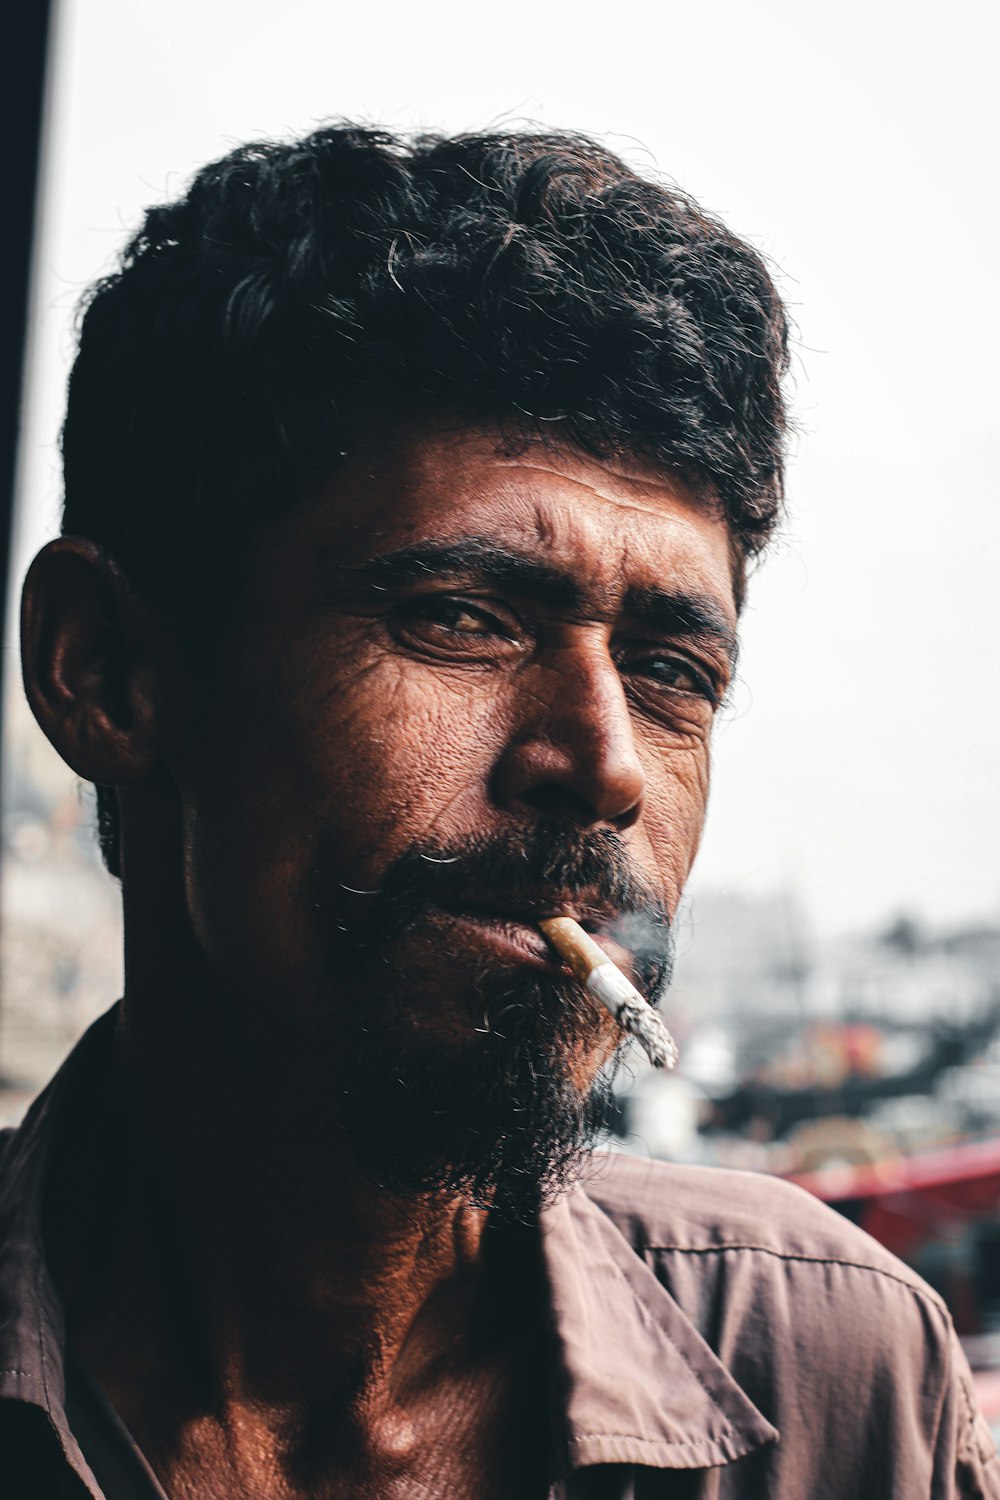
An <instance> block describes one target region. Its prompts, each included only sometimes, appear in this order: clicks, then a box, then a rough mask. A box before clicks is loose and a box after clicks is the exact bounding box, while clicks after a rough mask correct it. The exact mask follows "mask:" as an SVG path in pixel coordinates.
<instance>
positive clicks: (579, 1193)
mask: <svg viewBox="0 0 1000 1500" xmlns="http://www.w3.org/2000/svg"><path fill="white" fill-rule="evenodd" d="M542 1253H543V1264H544V1267H545V1273H546V1276H547V1280H548V1292H549V1303H550V1307H551V1312H552V1319H553V1331H554V1334H555V1338H556V1343H557V1350H558V1354H559V1360H558V1364H559V1366H560V1367H561V1376H562V1381H563V1387H564V1388H563V1391H562V1402H561V1404H562V1406H563V1409H564V1411H565V1415H566V1425H567V1441H568V1454H567V1456H568V1459H569V1466H570V1468H578V1467H582V1466H584V1465H587V1464H613V1463H630V1464H644V1465H648V1466H650V1467H660V1468H667V1469H699V1468H712V1467H715V1466H717V1465H720V1464H726V1463H731V1462H732V1461H733V1460H735V1459H738V1458H742V1457H743V1456H744V1455H745V1454H747V1453H751V1452H753V1450H754V1449H756V1448H760V1447H762V1446H763V1445H764V1444H765V1443H769V1442H773V1441H774V1440H775V1439H776V1438H777V1437H778V1433H777V1430H776V1429H775V1428H774V1427H772V1425H771V1424H770V1422H768V1421H767V1420H766V1419H765V1418H764V1417H763V1416H762V1415H761V1413H760V1412H759V1411H758V1410H757V1408H756V1407H755V1406H754V1405H753V1403H752V1402H751V1401H750V1399H749V1397H748V1396H747V1395H746V1394H745V1393H744V1391H743V1390H742V1388H741V1387H740V1386H739V1385H738V1384H737V1382H736V1380H735V1379H734V1378H733V1376H732V1375H731V1374H730V1372H729V1371H728V1370H727V1369H726V1367H725V1365H724V1364H722V1362H721V1361H720V1360H719V1359H718V1358H717V1357H716V1355H715V1354H714V1353H713V1352H712V1350H711V1349H710V1348H709V1346H708V1344H707V1343H706V1342H705V1340H704V1339H703V1338H702V1336H701V1334H700V1333H699V1332H698V1330H697V1329H696V1328H695V1327H694V1325H693V1324H692V1323H691V1322H690V1320H689V1319H688V1318H687V1316H686V1315H685V1313H684V1312H683V1311H682V1309H681V1308H680V1307H679V1305H678V1304H677V1303H676V1302H675V1301H674V1299H673V1297H672V1296H671V1295H670V1293H669V1292H668V1291H667V1290H666V1288H665V1287H664V1286H662V1285H661V1283H660V1282H659V1281H658V1280H657V1279H656V1277H655V1276H654V1274H653V1272H652V1271H651V1270H650V1268H649V1266H648V1265H647V1263H646V1261H645V1260H644V1259H643V1257H642V1251H641V1248H640V1249H638V1250H637V1249H635V1248H633V1246H632V1245H631V1244H630V1243H629V1241H628V1240H627V1239H626V1238H625V1236H624V1235H623V1234H622V1233H621V1231H620V1230H619V1229H618V1228H617V1226H616V1225H615V1224H614V1223H613V1222H612V1220H611V1219H610V1218H609V1217H608V1216H607V1214H606V1213H605V1212H604V1211H603V1209H601V1208H600V1207H599V1206H598V1204H596V1203H595V1202H594V1201H593V1200H592V1199H591V1198H589V1197H588V1196H587V1193H586V1191H585V1190H584V1189H583V1188H577V1189H576V1190H575V1191H574V1192H572V1193H570V1194H569V1195H568V1196H567V1197H565V1198H563V1199H561V1200H560V1201H559V1202H558V1203H556V1204H555V1206H554V1207H552V1208H551V1209H549V1210H547V1211H546V1212H545V1213H544V1214H543V1215H542Z"/></svg>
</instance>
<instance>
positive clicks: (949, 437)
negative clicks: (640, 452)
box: [19, 0, 1000, 933]
mask: <svg viewBox="0 0 1000 1500" xmlns="http://www.w3.org/2000/svg"><path fill="white" fill-rule="evenodd" d="M995 16H996V9H995V7H993V6H987V5H986V4H985V3H983V4H977V3H971V0H958V3H952V4H949V5H948V6H943V5H937V6H929V5H926V4H921V3H919V0H910V3H907V4H899V3H892V4H885V3H883V4H879V3H877V0H876V3H874V4H873V3H871V0H869V3H865V4H859V3H847V4H840V5H838V6H833V5H827V6H822V7H821V6H806V5H803V4H802V3H801V0H799V3H787V4H785V3H776V0H757V3H754V4H747V3H746V0H726V3H723V4H715V5H713V4H706V3H701V4H698V5H695V4H693V3H691V0H687V3H685V4H683V5H680V4H676V3H671V0H667V3H663V0H660V3H658V4H656V5H655V6H654V5H649V4H643V5H637V4H633V3H630V0H624V3H620V4H617V5H614V6H601V7H597V6H588V5H587V4H583V5H580V4H577V5H573V6H570V5H561V4H553V3H549V4H540V3H538V0H531V3H528V0H505V3H504V4H502V5H500V6H495V7H490V6H483V5H480V6H476V7H473V6H471V5H469V4H468V3H467V0H466V3H463V4H458V3H452V0H449V3H442V0H425V3H424V4H422V5H419V6H416V5H412V4H407V5H403V4H400V3H398V0H389V3H382V4H379V5H367V6H361V5H351V6H346V5H333V4H330V3H318V0H281V3H278V4H275V3H274V0H269V3H267V4H262V3H258V0H241V3H240V4H238V5H237V4H235V3H221V0H215V3H213V0H197V3H194V0H170V3H169V4H167V3H166V0H157V3H149V0H64V3H63V4H62V7H61V12H60V13H59V14H58V28H57V47H56V56H55V66H54V75H53V83H52V90H51V94H52V100H51V106H52V113H51V136H50V151H49V164H48V174H47V179H46V183H45V190H44V203H43V210H42V240H41V249H40V256H39V265H38V272H37V276H36V295H35V313H34V329H35V344H34V349H33V354H32V361H31V366H30V384H29V407H28V412H27V418H26V426H25V445H24V459H23V468H22V485H21V492H22V506H23V514H22V524H21V537H20V542H19V555H20V557H21V559H22V567H23V563H24V562H25V561H26V559H27V556H28V555H29V553H30V551H31V550H33V548H34V547H35V546H37V545H38V543H39V542H40V541H42V540H44V539H45V537H46V536H47V535H49V534H51V533H52V532H53V531H54V530H55V528H56V524H57V516H58V508H59V473H58V462H57V452H56V447H55V444H56V435H57V432H58V427H59V423H60V421H61V412H62V402H63V395H64V388H65V379H66V372H67V368H68V361H69V359H70V357H71V353H72V334H71V320H72V310H73V306H74V303H75V302H76V299H77V297H78V295H79V293H80V291H81V290H82V288H83V286H84V285H85V284H86V283H87V282H88V281H89V280H91V279H92V278H93V277H94V276H95V275H97V274H98V273H100V272H101V271H102V270H103V269H106V268H107V267H108V266H109V264H110V261H111V258H112V257H113V255H114V252H115V250H116V247H117V246H118V245H119V244H120V243H121V242H122V240H123V239H124V237H125V235H126V233H127V232H128V231H129V230H131V229H132V228H133V227H134V225H135V224H136V221H137V218H138V215H139V213H140V211H141V209H142V208H143V207H144V206H146V205H148V204H150V203H152V202H155V201H157V200H159V199H161V198H163V197H164V196H166V195H168V194H172V193H175V192H176V191H178V190H179V189H180V188H181V187H182V185H183V184H184V182H185V180H186V179H187V177H188V176H189V175H190V173H191V172H192V171H193V170H194V169H195V168H196V167H197V166H198V165H200V164H201V163H202V162H204V161H207V160H210V159H211V158H213V157H215V156H218V155H220V154H221V153H222V152H223V151H225V150H226V149H227V148H228V147H230V146H231V145H233V144H235V143H237V142H240V141H243V140H245V139H249V138H251V137H256V136H263V135H273V134H277V135H284V134H287V133H290V132H297V131H301V130H304V129H306V128H308V127H309V126H311V125H312V124H314V123H315V122H317V121H319V120H321V119H324V118H330V117H333V116H341V115H342V116H350V117H354V118H360V119H364V120H369V121H375V122H381V123H388V124H390V125H392V126H395V127H399V128H409V127H411V126H422V127H434V128H442V129H445V130H457V129H464V128H474V127H480V126H483V125H488V124H496V123H498V122H520V121H526V120H530V121H535V122H541V123H544V124H547V125H568V126H573V127H576V128H580V129H584V130H587V131H589V132H591V133H592V134H594V135H597V136H599V137H600V138H601V139H603V140H605V141H606V142H608V143H609V144H610V145H611V146H612V147H614V148H615V149H617V150H618V151H620V152H621V153H623V154H625V155H626V156H627V157H628V158H629V159H630V160H632V161H633V162H634V163H635V164H636V165H638V166H639V167H640V168H642V167H643V166H646V167H649V166H651V165H652V164H654V163H655V165H656V167H657V168H658V169H659V170H660V171H661V172H663V173H665V174H667V175H668V176H670V177H672V178H673V179H675V180H676V181H677V182H678V183H679V184H680V185H681V186H682V187H684V188H685V189H687V190H688V191H690V192H692V193H693V194H694V195H695V196H696V197H697V198H698V199H699V200H700V201H701V202H702V203H703V204H704V205H705V206H706V207H707V208H708V209H710V210H712V211H713V212H715V213H718V214H720V215H721V216H722V217H723V218H725V219H726V220H727V222H728V223H729V224H730V226H731V227H732V228H733V229H735V230H736V231H737V232H738V233H740V234H742V235H744V236H745V237H746V238H748V239H750V240H751V241H752V242H753V243H754V244H755V245H757V246H758V247H759V248H761V249H763V250H764V251H765V252H766V253H767V254H768V255H769V256H771V257H772V258H773V260H774V261H776V263H777V265H778V267H779V268H780V272H781V277H782V284H783V286H784V289H785V292H786V294H787V297H788V299H789V301H790V303H791V307H792V311H793V315H794V317H795V319H796V321H797V324H798V329H799V342H798V348H797V352H796V357H795V367H794V373H795V393H794V401H795V406H796V411H797V418H798V424H799V429H800V433H799V437H798V439H797V441H796V443H795V448H794V452H793V455H792V463H791V469H790V482H789V492H790V495H789V498H790V512H791V513H790V519H789V523H788V525H787V528H786V532H785V536H784V538H783V540H782V541H781V542H780V544H779V545H778V547H777V548H776V550H775V552H774V554H773V555H772V556H771V558H770V559H769V560H768V561H767V562H766V564H765V565H764V567H763V568H762V570H761V571H760V573H759V575H758V577H757V579H756V580H755V582H754V584H753V586H752V589H751V594H750V604H749V608H748V611H747V617H746V622H745V646H744V655H743V659H742V672H741V675H742V681H741V683H740V685H739V687H738V689H737V692H736V695H735V699H734V704H733V707H732V710H731V711H730V712H729V713H728V715H727V717H726V719H725V721H724V723H723V724H722V726H721V728H720V732H719V735H718V740H717V763H716V764H717V769H716V779H715V788H714V793H713V802H712V808H711V812H710V816H709V827H708V833H707V836H706V841H705V845H704V847H703V851H702V855H701V858H700V861H699V866H698V870H697V873H696V885H697V884H701V885H704V886H720V885H725V886H737V887H739V888H742V889H745V890H747V891H758V890H760V891H765V890H768V889H771V888H775V887H777V886H780V885H794V886H795V887H796V888H797V889H798V890H799V891H800V892H801V896H802V900H803V903H804V905H805V906H806V908H807V911H808V913H809V915H810V918H811V921H812V923H813V925H814V926H815V928H816V929H817V930H818V931H820V932H825V933H832V932H836V931H838V930H840V929H842V928H844V927H848V926H857V925H864V924H868V923H870V922H873V921H880V920H883V919H884V918H887V917H889V916H890V915H891V914H893V913H894V912H896V911H898V910H900V909H908V910H913V911H915V912H916V913H918V914H922V915H924V916H925V917H927V918H928V919H929V920H931V921H932V922H935V923H945V922H949V921H954V920H960V919H963V918H965V917H982V916H990V915H993V916H996V915H997V914H998V913H1000V790H998V773H1000V709H998V688H1000V661H998V656H1000V653H998V636H1000V624H998V618H997V616H998V596H1000V589H998V585H997V579H998V576H1000V521H998V517H997V495H996V481H995V468H996V465H995V461H994V454H995V453H996V451H997V447H998V442H997V439H998V436H1000V432H998V429H1000V417H998V388H997V387H998V382H997V373H996V372H997V360H998V349H1000V327H998V311H997V308H998V298H997V296H996V291H995V278H996V274H997V268H996V264H995V252H996V245H997V242H998V238H1000V236H998V229H1000V224H998V214H997V207H996V203H997V190H996V177H995V162H996V148H997V116H996V110H995V105H994V104H993V103H992V102H991V96H995V94H996V89H995V61H996V56H997V47H996V44H997V35H996V21H995V19H994V18H995ZM989 28H991V29H989Z"/></svg>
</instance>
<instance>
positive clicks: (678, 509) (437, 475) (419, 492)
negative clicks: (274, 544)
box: [289, 428, 736, 619]
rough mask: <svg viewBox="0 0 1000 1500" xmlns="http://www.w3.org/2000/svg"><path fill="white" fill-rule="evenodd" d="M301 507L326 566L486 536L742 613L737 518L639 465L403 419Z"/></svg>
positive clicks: (609, 590) (624, 583)
mask: <svg viewBox="0 0 1000 1500" xmlns="http://www.w3.org/2000/svg"><path fill="white" fill-rule="evenodd" d="M295 514H296V515H297V517H298V520H297V522H296V521H294V520H293V522H292V525H293V529H294V530H295V531H296V532H299V534H300V539H301V540H303V541H306V540H308V543H309V546H310V551H311V553H312V560H313V567H314V568H315V570H316V571H317V572H318V573H319V574H320V575H322V574H323V573H324V572H325V571H326V570H328V569H329V568H330V567H334V568H339V567H345V566H346V567H351V566H361V565H363V564H365V563H367V562H369V561H370V560H371V559H372V558H376V557H379V556H383V555H386V554H389V553H393V552H396V551H398V550H399V549H401V548H407V547H415V546H419V545H420V544H424V543H435V544H438V545H440V544H448V543H452V542H455V543H457V542H461V541H462V539H463V538H466V537H469V536H474V537H476V538H492V539H494V540H495V541H496V542H497V544H499V545H501V546H507V547H510V548H513V549H514V550H516V551H518V552H521V553H524V552H528V553H532V554H535V555H538V556H539V557H541V558H544V560H545V561H547V562H549V563H551V564H553V565H554V566H557V567H560V568H562V569H563V570H564V571H566V572H567V573H568V574H570V575H571V576H573V577H574V579H575V580H576V581H577V583H578V584H579V585H580V587H581V588H582V589H585V590H588V589H590V590H593V591H594V592H595V594H610V595H614V594H616V593H618V592H620V591H621V592H623V591H625V590H626V589H627V588H629V587H632V586H635V585H636V584H639V585H643V584H664V583H671V584H676V585H678V586H683V587H691V588H697V589H699V590H701V591H708V592H711V593H713V594H714V595H715V596H716V597H717V598H718V600H719V602H720V604H721V605H722V606H723V608H724V609H725V610H726V612H727V613H728V614H730V615H731V616H732V618H733V619H735V614H736V607H735V602H734V591H733V576H732V547H731V539H730V535H729V531H728V528H727V527H726V525H725V522H724V521H723V520H722V519H720V518H719V517H718V516H716V515H714V514H712V513H711V511H710V510H709V509H708V507H707V506H706V505H705V503H704V502H703V501H700V500H699V499H698V497H697V496H696V495H695V494H694V493H693V491H692V490H690V489H689V488H688V487H687V486H685V485H684V484H683V482H682V481H680V480H678V479H674V478H671V477H669V476H665V475H664V474H662V473H659V472H654V471H653V470H651V469H646V468H643V467H642V466H641V465H639V464H634V465H632V464H626V463H618V462H601V461H598V460H597V459H594V458H591V457H589V456H587V455H585V454H581V453H579V452H576V451H574V450H570V449H561V448H555V447H549V446H544V447H543V446H542V445H541V444H532V445H528V446H526V447H525V448H523V450H520V449H519V450H518V451H515V452H512V451H510V450H509V448H507V447H505V446H504V444H503V442H502V440H501V439H500V438H499V437H498V435H497V434H496V433H495V432H492V431H489V430H487V429H482V428H475V429H463V430H461V431H449V430H426V429H423V430H419V431H415V430H412V429H406V428H397V429H394V430H393V431H392V432H390V433H388V434H386V435H385V436H383V437H382V438H381V439H371V440H369V441H368V442H366V443H365V444H364V445H363V447H361V448H360V449H359V450H358V452H357V453H356V454H354V455H352V456H351V458H349V459H348V460H347V461H346V462H345V464H344V466H343V467H342V468H341V469H339V470H338V472H337V474H336V476H335V477H334V478H333V479H332V480H331V481H330V482H329V483H328V484H327V485H325V486H324V487H323V488H322V489H321V490H320V491H319V493H318V494H317V495H315V496H314V497H313V499H312V500H310V501H309V502H308V503H307V505H306V506H305V507H303V508H301V509H300V510H299V511H297V512H296V513H295ZM289 519H291V518H289Z"/></svg>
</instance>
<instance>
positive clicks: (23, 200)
mask: <svg viewBox="0 0 1000 1500" xmlns="http://www.w3.org/2000/svg"><path fill="white" fill-rule="evenodd" d="M51 12H52V4H51V0H0V142H2V152H3V158H2V159H3V174H2V178H0V632H2V631H3V630H4V628H5V625H6V617H7V587H8V573H9V571H10V547H11V533H12V528H13V521H14V485H15V478H16V473H17V446H18V435H19V432H20V426H21V387H22V378H23V371H24V355H25V346H26V343H27V332H28V298H29V295H30V288H31V258H32V241H33V239H34V230H35V209H36V203H37V198H38V173H39V163H40V160H41V143H42V126H43V113H44V105H45V81H46V63H47V56H48V48H49V31H50V16H51ZM3 644H5V643H4V642H2V641H0V645H3ZM4 660H6V653H4V652H0V661H4ZM2 708H3V704H2V695H0V721H2ZM0 733H2V722H0Z"/></svg>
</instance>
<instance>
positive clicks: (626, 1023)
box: [538, 917, 677, 1068]
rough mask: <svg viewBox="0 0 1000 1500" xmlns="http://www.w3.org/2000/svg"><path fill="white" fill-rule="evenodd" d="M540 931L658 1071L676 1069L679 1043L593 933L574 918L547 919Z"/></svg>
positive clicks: (541, 923) (542, 923)
mask: <svg viewBox="0 0 1000 1500" xmlns="http://www.w3.org/2000/svg"><path fill="white" fill-rule="evenodd" d="M538 925H539V927H540V928H541V929H542V931H543V932H544V934H545V936H546V937H547V938H548V940H549V942H550V943H551V944H552V946H553V948H555V950H556V952H557V953H558V954H559V956H560V958H564V959H565V960H566V962H567V963H568V964H569V966H570V968H571V969H572V970H573V973H574V975H575V976H576V978H577V979H578V980H579V981H580V983H581V984H582V985H583V987H584V989H585V990H587V992H588V993H589V994H591V995H593V996H594V998H595V999H596V1000H600V1001H602V1003H603V1004H604V1005H606V1006H607V1008H608V1010H609V1011H610V1012H611V1014H612V1015H613V1016H614V1018H615V1020H616V1021H617V1022H618V1024H619V1026H622V1027H624V1029H625V1030H626V1031H629V1032H631V1034H632V1035H633V1036H634V1037H635V1038H636V1040H637V1041H638V1042H639V1043H640V1045H641V1046H642V1047H643V1049H644V1051H645V1053H646V1056H647V1057H648V1058H649V1060H650V1062H651V1063H652V1064H653V1067H654V1068H672V1067H673V1066H674V1064H675V1063H676V1061H677V1043H676V1042H675V1041H674V1039H673V1037H672V1036H671V1035H670V1032H669V1031H668V1030H667V1028H666V1027H665V1026H664V1024H663V1022H662V1021H661V1019H660V1017H659V1016H658V1015H657V1013H656V1011H655V1010H654V1009H653V1007H652V1006H651V1005H650V1004H649V1003H648V1001H647V1000H646V998H645V996H644V995H643V994H642V993H641V992H640V991H639V990H637V989H636V987H635V985H634V984H632V983H631V981H630V980H628V979H626V977H625V975H624V974H623V973H622V971H621V969H619V968H618V967H617V965H616V964H613V963H612V962H611V960H610V958H609V957H608V955H607V954H606V953H605V951H604V949H603V948H602V947H600V946H599V944H597V943H595V942H594V939H593V938H592V937H591V936H590V934H589V932H584V930H583V928H582V927H581V926H580V924H579V922H575V921H574V920H573V918H572V917H546V918H545V920H544V921H542V922H539V924H538Z"/></svg>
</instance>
